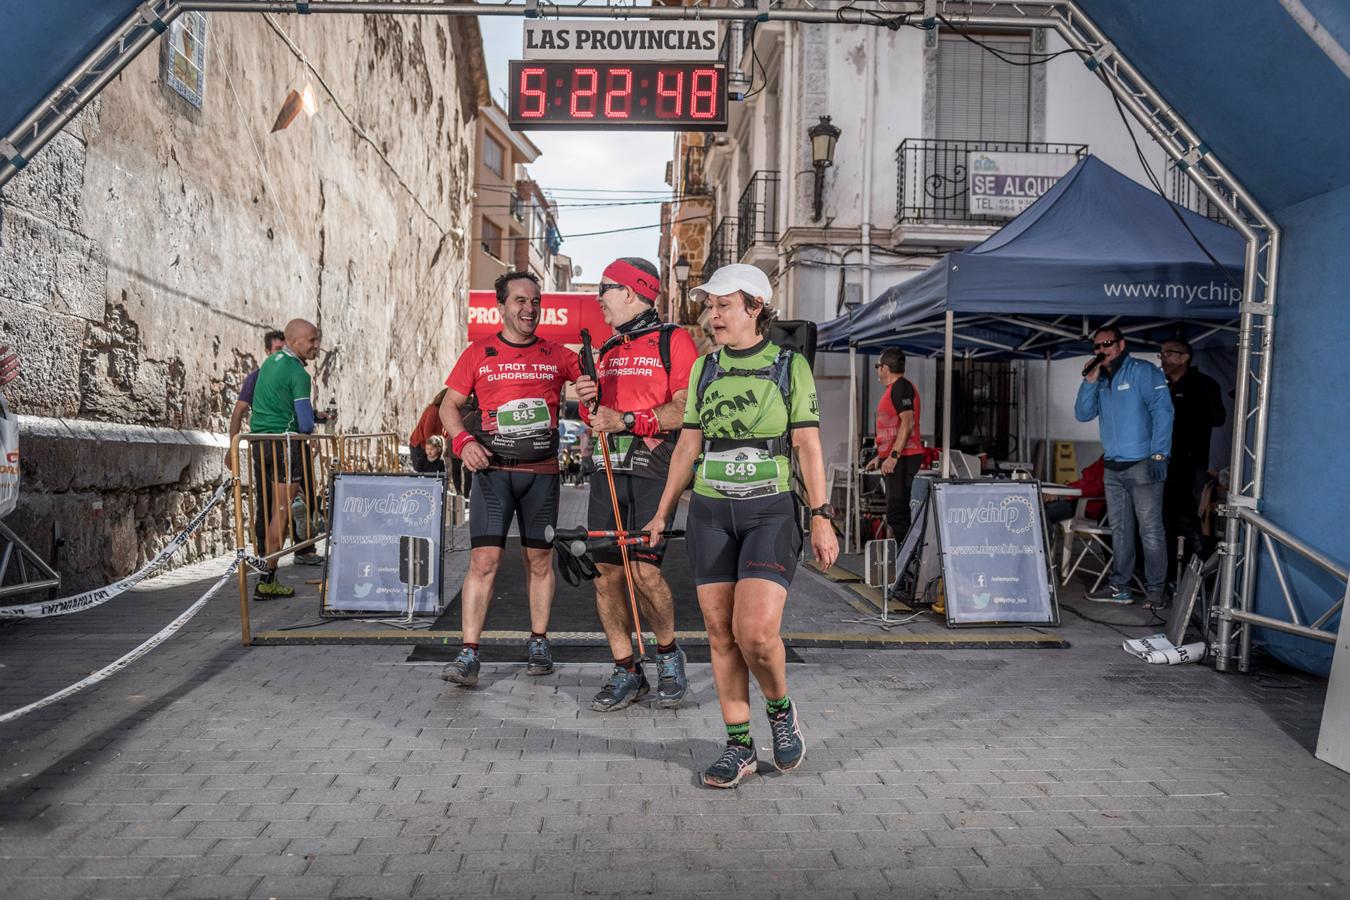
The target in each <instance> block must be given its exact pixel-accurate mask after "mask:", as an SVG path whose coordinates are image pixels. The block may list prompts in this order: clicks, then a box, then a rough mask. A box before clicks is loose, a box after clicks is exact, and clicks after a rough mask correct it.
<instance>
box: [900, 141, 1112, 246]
mask: <svg viewBox="0 0 1350 900" xmlns="http://www.w3.org/2000/svg"><path fill="white" fill-rule="evenodd" d="M973 150H977V151H978V150H982V151H985V152H994V153H1069V154H1073V155H1074V156H1076V157H1078V158H1080V159H1081V158H1082V157H1083V156H1084V155H1085V154H1086V153H1087V152H1088V148H1087V144H1046V143H1032V142H1028V141H939V140H929V139H909V140H905V141H902V142H901V143H900V146H899V147H898V148H897V149H896V151H895V159H896V163H897V165H898V167H899V182H898V184H897V187H896V203H895V208H896V221H897V222H898V223H900V224H902V225H903V224H906V223H913V222H925V223H934V222H942V223H950V224H962V225H1004V224H1007V221H1008V220H1007V219H1006V218H996V217H992V216H981V215H978V214H972V213H971V212H970V207H969V204H968V203H967V193H968V191H969V185H970V182H969V172H968V171H967V166H966V161H967V160H968V159H969V156H970V153H971V151H973Z"/></svg>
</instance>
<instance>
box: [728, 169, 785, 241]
mask: <svg viewBox="0 0 1350 900" xmlns="http://www.w3.org/2000/svg"><path fill="white" fill-rule="evenodd" d="M736 217H737V219H738V220H739V223H740V227H739V228H738V230H737V233H736V259H737V260H738V261H739V260H741V259H743V258H744V257H745V254H746V252H747V251H748V250H749V249H750V248H751V247H753V246H755V245H756V244H767V245H769V246H770V247H772V246H773V245H775V244H777V243H778V173H777V172H772V171H759V172H756V173H755V174H754V175H751V176H750V183H749V184H747V185H746V186H745V190H744V191H742V192H741V199H740V201H739V202H738V203H737V204H736Z"/></svg>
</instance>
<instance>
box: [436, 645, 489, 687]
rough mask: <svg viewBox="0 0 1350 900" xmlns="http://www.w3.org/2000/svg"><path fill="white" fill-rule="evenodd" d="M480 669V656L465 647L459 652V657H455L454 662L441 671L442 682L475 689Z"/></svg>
mask: <svg viewBox="0 0 1350 900" xmlns="http://www.w3.org/2000/svg"><path fill="white" fill-rule="evenodd" d="M479 667H480V664H479V662H478V654H477V653H474V652H473V651H472V650H470V649H469V648H468V647H465V648H464V649H463V650H460V651H459V656H456V657H455V661H454V662H452V663H450V665H448V666H446V667H445V668H444V669H442V670H441V680H442V681H448V682H450V683H451V684H458V685H462V686H463V687H473V686H474V685H475V684H477V683H478V669H479Z"/></svg>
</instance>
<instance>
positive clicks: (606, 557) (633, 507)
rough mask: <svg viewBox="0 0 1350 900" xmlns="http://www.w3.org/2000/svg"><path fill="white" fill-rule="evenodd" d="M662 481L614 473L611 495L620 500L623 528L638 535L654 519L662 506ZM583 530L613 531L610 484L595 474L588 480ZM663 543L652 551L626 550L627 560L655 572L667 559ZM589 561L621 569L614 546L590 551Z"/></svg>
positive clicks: (621, 563) (633, 548) (636, 547)
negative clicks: (649, 566) (640, 563)
mask: <svg viewBox="0 0 1350 900" xmlns="http://www.w3.org/2000/svg"><path fill="white" fill-rule="evenodd" d="M665 487H666V482H665V479H656V478H638V477H636V476H633V475H624V474H622V473H620V472H615V473H614V492H615V493H616V494H618V496H619V515H621V516H623V527H624V528H626V529H627V530H629V531H637V530H638V529H639V528H641V527H642V526H644V525H646V524H647V523H648V522H650V521H651V520H652V518H653V517H654V516H655V515H656V509H657V507H659V506H660V505H661V492H662V491H664V490H665ZM586 527H587V528H590V529H591V530H592V531H613V530H615V528H616V527H617V526H616V525H615V524H614V505H613V504H612V503H610V500H609V481H608V479H606V478H604V477H602V476H601V475H600V474H599V473H596V477H594V478H592V479H591V500H590V509H589V512H588V514H587V516H586ZM666 543H667V542H666V541H662V542H661V543H660V544H658V545H657V546H655V547H645V546H641V545H637V546H632V547H629V548H628V558H629V559H631V560H635V561H637V562H644V563H648V564H650V565H653V566H657V567H658V568H659V567H660V565H661V560H662V559H664V558H665V555H666ZM591 558H592V559H594V560H595V561H596V562H598V563H608V564H609V565H612V566H621V565H623V557H622V556H620V555H619V548H618V546H617V545H613V544H610V545H606V544H600V545H599V546H597V547H596V548H595V549H594V550H592V551H591Z"/></svg>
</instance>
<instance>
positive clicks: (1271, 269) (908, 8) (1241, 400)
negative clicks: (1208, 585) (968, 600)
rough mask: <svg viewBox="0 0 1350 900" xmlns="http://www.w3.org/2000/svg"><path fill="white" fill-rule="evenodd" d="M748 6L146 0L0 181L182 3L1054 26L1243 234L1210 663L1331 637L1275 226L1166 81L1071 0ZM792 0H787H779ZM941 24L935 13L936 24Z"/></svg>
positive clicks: (11, 145) (37, 121)
mask: <svg viewBox="0 0 1350 900" xmlns="http://www.w3.org/2000/svg"><path fill="white" fill-rule="evenodd" d="M743 2H744V4H745V5H737V6H731V5H725V6H710V5H707V4H706V2H705V3H696V4H694V5H687V6H643V7H638V6H619V5H608V4H597V5H595V6H572V5H567V6H562V5H556V4H551V3H541V2H540V0H524V2H521V3H497V4H493V3H485V4H466V3H463V2H449V0H403V2H376V0H370V2H340V0H310V2H303V0H293V2H279V0H148V2H146V3H143V4H142V5H141V6H140V7H139V8H138V9H137V11H136V12H135V13H134V14H133V15H132V16H131V17H129V18H128V19H127V20H126V21H125V22H123V23H122V24H121V26H119V28H117V29H116V30H115V31H114V33H113V34H112V35H110V36H109V37H108V38H107V40H105V41H104V42H103V43H102V44H100V45H99V46H98V47H97V48H96V49H95V50H94V51H93V52H92V53H91V54H89V56H88V57H86V58H85V60H84V61H83V62H81V63H80V64H79V65H78V66H77V67H76V68H75V70H74V71H72V72H71V74H70V76H69V77H68V78H67V79H66V80H65V81H63V82H62V83H61V85H60V86H59V87H58V88H57V89H56V90H55V91H54V92H52V94H51V95H50V96H49V97H48V98H47V99H46V100H44V101H43V102H42V104H40V105H39V106H38V108H37V109H35V110H33V111H32V112H31V113H30V114H29V115H28V116H27V117H26V118H25V119H24V120H23V122H22V123H21V124H20V125H19V127H18V128H16V129H15V130H14V131H13V132H12V133H10V134H9V135H6V136H4V137H3V138H0V186H3V185H4V184H5V183H6V182H7V181H9V179H11V178H12V177H13V176H14V175H15V174H16V173H17V172H18V171H19V170H20V169H21V168H23V166H24V165H25V164H26V163H27V161H28V160H29V159H31V158H32V157H33V155H34V154H35V153H37V152H38V151H39V150H40V149H41V148H42V147H43V146H44V145H46V144H47V142H48V141H50V140H51V139H52V138H53V137H54V136H55V135H56V134H57V133H59V132H60V130H61V129H62V128H63V127H65V125H66V124H67V123H68V122H70V120H71V119H72V118H73V117H74V116H75V115H76V114H77V113H78V112H79V111H80V110H81V109H82V108H83V107H84V106H85V105H86V104H87V103H89V101H90V100H91V99H93V97H95V96H96V95H97V94H98V93H99V91H101V90H102V89H103V88H104V87H105V86H106V85H107V84H108V83H109V82H110V81H111V80H112V79H113V78H114V77H115V76H116V75H117V74H118V73H119V72H121V71H122V70H123V69H124V68H125V67H126V66H127V64H128V63H129V62H130V61H131V60H132V59H134V58H135V56H136V55H137V54H138V53H140V51H141V50H143V49H144V48H145V47H146V46H147V45H149V44H150V43H151V42H152V41H153V40H154V39H155V37H156V36H158V35H159V34H161V33H163V32H164V30H165V29H166V28H167V26H168V23H169V22H171V21H172V20H173V19H174V18H175V17H177V16H178V15H180V14H181V13H183V12H188V11H200V12H219V13H230V12H235V13H265V12H270V13H298V14H302V15H315V14H342V13H346V14H411V15H446V16H466V15H467V16H520V17H524V18H548V19H552V18H593V19H617V20H625V19H638V20H729V21H730V20H746V19H755V20H758V21H769V20H777V21H793V22H809V23H816V24H832V23H841V24H851V25H873V26H877V27H885V28H891V29H896V28H900V27H906V26H910V27H922V28H930V29H931V28H938V27H949V26H950V27H953V28H965V27H980V28H993V29H998V28H1017V29H1027V28H1044V29H1053V30H1054V31H1055V32H1057V33H1058V34H1059V35H1060V37H1061V38H1062V39H1063V40H1064V41H1065V42H1066V43H1067V44H1068V45H1069V47H1071V48H1073V50H1074V51H1076V52H1077V53H1078V54H1079V56H1080V58H1081V59H1082V61H1083V62H1084V63H1085V64H1086V65H1087V67H1088V68H1089V69H1091V70H1092V71H1093V72H1094V73H1095V74H1096V75H1097V76H1098V77H1099V78H1100V79H1101V80H1102V82H1103V83H1104V84H1105V85H1106V86H1107V87H1108V88H1109V89H1110V90H1111V92H1112V94H1113V95H1114V96H1115V98H1116V99H1117V100H1118V101H1119V102H1120V104H1121V105H1122V106H1123V107H1124V108H1125V109H1126V110H1128V111H1129V113H1130V114H1131V115H1133V116H1134V118H1135V119H1136V120H1138V121H1139V122H1140V123H1141V124H1142V125H1143V126H1144V127H1145V129H1147V131H1148V132H1149V134H1150V135H1151V136H1152V137H1153V139H1154V140H1155V141H1156V142H1157V143H1158V144H1160V145H1161V146H1162V147H1163V148H1164V150H1165V151H1166V152H1167V154H1168V156H1170V157H1171V159H1172V160H1173V162H1174V164H1175V166H1176V167H1177V168H1178V169H1179V170H1181V171H1184V172H1185V174H1186V176H1187V177H1189V178H1190V179H1191V181H1192V182H1193V183H1194V184H1195V186H1196V188H1197V189H1198V190H1199V191H1200V192H1201V193H1202V194H1204V195H1205V197H1207V198H1208V199H1209V201H1210V202H1211V203H1213V204H1214V205H1215V207H1217V208H1218V209H1219V210H1221V211H1222V212H1223V214H1224V215H1225V216H1226V217H1227V218H1228V220H1229V221H1230V222H1231V223H1232V224H1233V226H1234V227H1235V228H1236V229H1237V230H1238V231H1239V232H1241V233H1242V235H1243V237H1244V238H1246V241H1247V253H1246V265H1245V271H1244V280H1243V299H1242V303H1241V306H1240V309H1239V312H1240V316H1241V318H1240V328H1239V334H1238V354H1239V367H1238V379H1237V392H1236V403H1235V410H1236V412H1235V416H1234V419H1235V422H1234V440H1233V456H1232V464H1231V480H1230V489H1229V495H1228V503H1227V506H1226V507H1225V508H1224V510H1223V512H1224V516H1225V518H1226V522H1225V531H1224V538H1223V541H1222V543H1221V545H1220V552H1221V553H1222V554H1223V565H1222V567H1221V580H1220V589H1219V599H1218V606H1219V609H1218V617H1217V620H1218V634H1217V639H1216V641H1215V644H1214V647H1213V650H1214V653H1215V658H1216V665H1217V668H1218V669H1219V670H1220V671H1226V670H1228V669H1229V668H1230V667H1231V666H1233V665H1234V663H1236V665H1237V667H1238V668H1239V669H1240V670H1242V671H1245V670H1246V669H1247V667H1248V662H1249V659H1250V652H1251V631H1252V628H1253V627H1258V626H1259V627H1263V628H1272V629H1277V630H1280V631H1285V632H1289V633H1292V634H1296V635H1300V636H1303V637H1307V638H1312V639H1315V640H1322V641H1327V642H1333V643H1334V641H1335V635H1334V633H1332V632H1330V631H1328V630H1327V629H1326V627H1325V626H1326V623H1327V621H1328V620H1329V619H1332V618H1334V617H1335V613H1336V612H1337V611H1339V610H1340V608H1341V605H1342V604H1343V603H1344V599H1342V601H1341V602H1340V603H1339V604H1337V605H1335V606H1334V607H1333V608H1332V609H1331V610H1330V611H1329V612H1328V613H1327V614H1326V615H1323V616H1322V617H1321V618H1320V619H1318V620H1317V621H1316V622H1313V623H1311V624H1304V623H1303V622H1302V620H1301V618H1300V616H1299V613H1298V609H1297V604H1296V602H1295V600H1294V598H1293V597H1292V595H1291V594H1290V593H1289V588H1288V582H1287V580H1286V579H1285V577H1284V573H1283V569H1282V568H1281V566H1280V562H1279V557H1278V556H1276V555H1275V544H1274V542H1280V543H1282V544H1284V545H1286V546H1289V547H1291V548H1292V549H1294V550H1295V551H1297V552H1300V553H1303V554H1304V555H1306V556H1310V558H1312V559H1313V560H1314V562H1316V563H1317V564H1319V565H1321V566H1322V568H1324V569H1327V570H1328V571H1331V572H1333V573H1334V574H1336V575H1337V577H1339V578H1342V579H1344V578H1345V570H1344V569H1343V568H1341V567H1339V566H1337V564H1336V563H1334V562H1333V561H1331V560H1327V559H1325V558H1322V557H1320V556H1319V555H1317V554H1316V553H1315V552H1314V551H1311V548H1308V547H1306V545H1303V544H1301V543H1300V542H1299V541H1297V539H1295V538H1294V537H1293V536H1292V535H1290V534H1288V533H1287V532H1284V531H1282V530H1281V529H1279V528H1278V527H1277V526H1275V525H1274V524H1273V523H1271V522H1269V521H1268V520H1266V519H1264V518H1262V517H1261V516H1260V515H1259V512H1258V511H1259V510H1260V506H1261V498H1262V488H1263V481H1264V477H1263V476H1264V469H1265V455H1266V429H1267V425H1268V422H1269V399H1270V378H1271V354H1272V349H1273V336H1274V326H1275V300H1276V296H1275V290H1276V282H1277V274H1278V265H1279V248H1280V233H1279V229H1278V228H1277V226H1276V224H1275V222H1274V220H1273V219H1272V218H1271V216H1270V215H1269V213H1267V212H1266V210H1264V209H1263V208H1262V207H1261V206H1260V204H1259V203H1257V201H1256V200H1255V199H1254V198H1253V197H1252V196H1251V194H1250V193H1248V191H1247V190H1246V189H1245V188H1244V187H1243V186H1242V184H1241V183H1240V182H1239V181H1238V180H1237V178H1235V177H1234V176H1233V174H1232V173H1231V172H1229V171H1228V169H1227V168H1226V167H1225V166H1224V165H1223V163H1222V162H1220V161H1219V160H1218V159H1217V158H1216V157H1215V156H1214V154H1213V153H1212V152H1211V151H1210V148H1209V147H1208V146H1207V145H1206V143H1205V141H1204V139H1203V138H1202V136H1201V135H1199V134H1197V133H1196V132H1195V131H1194V130H1193V129H1192V128H1191V127H1190V126H1189V125H1188V124H1187V123H1186V122H1185V120H1183V119H1182V117H1181V115H1180V114H1179V113H1177V112H1176V110H1174V109H1172V108H1171V107H1170V106H1169V105H1168V104H1167V103H1166V101H1165V100H1164V99H1163V97H1162V96H1161V94H1159V92H1158V91H1157V90H1156V89H1154V88H1153V86H1152V85H1150V84H1149V83H1148V81H1147V80H1146V79H1145V78H1144V77H1143V76H1142V75H1141V74H1140V73H1139V71H1138V70H1137V69H1136V68H1135V67H1134V66H1133V65H1131V64H1130V62H1129V61H1128V60H1127V59H1125V58H1124V56H1123V55H1122V54H1121V53H1120V52H1119V50H1118V49H1117V48H1116V46H1115V45H1114V44H1113V43H1112V42H1111V41H1110V40H1109V39H1108V37H1107V36H1106V35H1105V34H1104V33H1103V32H1102V31H1101V30H1100V29H1099V28H1098V27H1097V26H1096V25H1095V24H1094V23H1093V22H1092V21H1091V20H1090V19H1089V18H1088V17H1087V15H1086V14H1085V13H1084V12H1083V11H1082V10H1080V9H1079V8H1078V6H1077V5H1076V4H1075V3H1072V2H1007V0H1003V2H1000V0H986V2H969V0H894V2H884V0H878V2H867V0H861V2H859V0H855V2H851V3H849V4H847V5H842V4H831V5H830V6H828V7H827V6H826V5H825V4H824V3H823V2H822V3H820V4H819V5H817V3H816V2H813V0H800V2H793V0H743ZM788 3H792V5H790V6H789V5H788ZM940 23H941V24H940ZM1263 546H1264V547H1265V549H1266V552H1267V554H1269V558H1270V560H1271V564H1272V566H1273V567H1274V573H1275V575H1276V578H1277V580H1278V582H1279V584H1280V586H1281V588H1282V589H1283V591H1284V593H1285V597H1286V600H1287V602H1288V607H1289V610H1290V613H1291V621H1288V622H1285V621H1281V620H1276V619H1273V618H1270V617H1266V616H1260V615H1257V614H1255V613H1254V611H1253V605H1254V598H1255V590H1256V577H1257V563H1258V560H1259V557H1260V555H1261V550H1262V547H1263Z"/></svg>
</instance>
